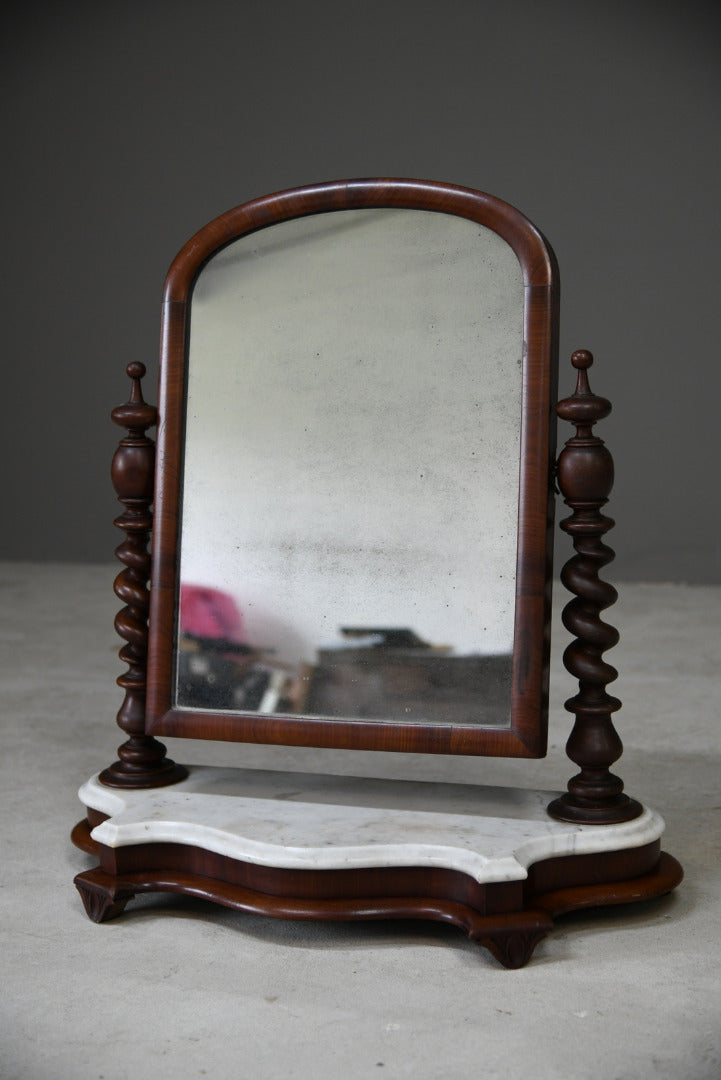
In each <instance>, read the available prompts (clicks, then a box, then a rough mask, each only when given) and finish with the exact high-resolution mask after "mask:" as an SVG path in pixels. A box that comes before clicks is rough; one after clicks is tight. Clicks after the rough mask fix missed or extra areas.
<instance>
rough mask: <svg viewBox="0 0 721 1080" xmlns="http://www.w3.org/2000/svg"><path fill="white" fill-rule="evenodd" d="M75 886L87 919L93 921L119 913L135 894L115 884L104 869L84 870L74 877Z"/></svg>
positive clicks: (111, 917)
mask: <svg viewBox="0 0 721 1080" xmlns="http://www.w3.org/2000/svg"><path fill="white" fill-rule="evenodd" d="M75 887H76V889H77V890H78V892H79V893H80V896H81V898H82V901H83V905H84V907H85V911H86V913H87V916H88V918H89V919H92V921H93V922H95V923H101V922H106V921H107V920H108V919H114V918H115V916H116V915H120V913H121V912H122V911H123V909H124V907H125V905H126V904H127V902H128V900H132V899H133V896H134V895H135V894H134V893H133V892H128V891H127V890H125V889H118V888H117V887H116V886H115V883H114V878H113V877H111V876H110V875H109V874H106V873H104V871H102V870H100V869H97V870H86V871H85V873H83V874H78V875H77V877H76V878H75Z"/></svg>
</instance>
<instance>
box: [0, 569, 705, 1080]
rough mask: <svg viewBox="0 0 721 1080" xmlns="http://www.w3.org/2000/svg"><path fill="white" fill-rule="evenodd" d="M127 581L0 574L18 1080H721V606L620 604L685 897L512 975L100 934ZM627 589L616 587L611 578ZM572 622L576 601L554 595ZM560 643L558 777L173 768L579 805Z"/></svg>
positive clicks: (159, 920) (585, 936)
mask: <svg viewBox="0 0 721 1080" xmlns="http://www.w3.org/2000/svg"><path fill="white" fill-rule="evenodd" d="M114 573H115V570H114V568H113V567H112V566H108V567H103V566H93V567H79V566H52V565H28V564H10V563H5V564H0V589H1V591H2V611H3V616H2V628H1V630H0V642H1V643H2V658H1V668H0V676H1V678H2V716H3V732H2V756H1V758H0V762H1V767H2V783H1V784H0V805H1V806H2V823H3V827H2V864H1V871H0V878H1V882H2V894H1V895H2V916H1V917H0V935H1V937H2V945H1V949H0V957H1V958H2V959H1V963H2V973H3V977H2V994H1V997H0V1076H1V1077H2V1078H3V1080H20V1078H27V1080H63V1078H68V1080H76V1078H77V1080H126V1078H130V1077H133V1078H140V1080H144V1078H145V1077H148V1078H150V1077H153V1078H157V1080H169V1078H171V1077H172V1078H175V1080H185V1078H194V1077H212V1078H216V1080H225V1078H231V1077H232V1078H234V1080H251V1078H252V1080H266V1078H268V1080H270V1078H273V1080H275V1078H279V1080H280V1078H286V1077H288V1078H316V1077H318V1078H325V1077H331V1078H336V1077H337V1078H339V1080H355V1078H385V1080H393V1078H399V1077H414V1078H419V1080H436V1078H451V1080H453V1078H466V1077H468V1078H471V1077H473V1078H476V1077H483V1078H489V1080H490V1078H495V1077H502V1078H504V1080H508V1078H511V1080H514V1078H516V1077H533V1078H534V1080H547V1078H548V1080H551V1078H553V1080H555V1078H569V1080H587V1078H588V1080H645V1078H647V1077H648V1078H669V1080H671V1078H673V1080H712V1078H713V1080H718V1078H719V1077H721V975H720V967H719V948H720V946H721V917H720V916H721V860H720V859H719V853H720V851H721V828H720V824H719V822H720V820H721V792H720V791H719V786H720V781H719V778H720V777H721V769H720V765H721V761H720V758H721V724H720V723H719V712H720V711H721V710H720V708H719V706H720V705H721V655H720V654H721V589H719V588H710V587H709V588H704V587H684V586H673V585H625V586H623V587H622V588H621V590H620V591H621V599H620V601H619V603H618V604H617V605H616V607H614V608H613V609H611V610H610V611H609V612H608V613H607V616H606V617H607V619H608V621H610V622H612V623H613V624H614V625H616V626H618V627H619V629H620V630H621V633H622V641H621V644H620V645H619V646H617V648H616V649H614V650H613V651H612V653H609V654H608V659H609V660H610V661H612V662H613V663H614V664H615V665H616V666H617V667H618V668H619V669H620V672H621V676H620V678H619V681H618V683H617V684H616V689H617V692H618V693H619V696H620V697H621V698H622V700H623V702H624V708H623V711H622V712H621V713H620V714H619V717H618V727H619V730H620V732H621V735H622V737H623V740H624V743H625V748H626V749H625V754H624V757H623V759H622V761H621V763H620V764H619V767H618V771H619V772H620V773H621V775H622V776H623V777H624V780H625V782H626V788H627V790H628V791H629V792H631V793H632V794H633V795H635V796H636V797H638V798H640V799H641V800H643V801H645V802H647V803H649V804H650V805H652V806H653V807H655V808H656V809H657V810H659V811H660V812H661V814H662V815H663V816H664V817H665V819H666V823H667V833H666V839H665V843H664V846H665V848H666V850H668V851H670V852H671V853H672V854H673V855H675V856H676V857H677V858H679V859H680V860H681V862H682V863H683V864H684V868H685V871H686V878H685V881H684V882H683V884H682V885H681V886H680V888H679V889H678V890H677V892H676V893H675V894H674V895H673V896H670V897H666V898H663V899H661V900H657V901H654V902H651V903H647V904H644V905H639V906H636V907H626V908H623V909H612V910H609V909H607V910H602V911H597V912H585V913H580V914H579V913H577V914H574V915H571V916H567V917H566V918H565V919H564V920H561V921H560V922H559V925H558V927H557V930H556V931H555V933H553V934H552V935H551V936H549V937H548V938H547V939H546V940H545V941H544V942H542V943H541V945H540V946H539V947H538V949H537V950H536V953H535V956H534V959H533V960H532V962H531V963H530V965H529V966H528V967H526V968H524V969H522V970H520V971H505V970H503V969H502V968H500V967H499V966H498V965H497V964H496V963H495V961H493V960H492V959H491V958H490V956H489V955H488V954H487V953H486V952H485V951H484V950H482V949H479V948H478V947H477V946H474V945H472V944H471V943H470V942H468V941H467V940H466V938H465V937H464V936H463V935H462V934H461V933H459V932H458V931H456V930H453V929H451V928H446V927H442V926H438V925H434V924H427V925H426V924H415V923H408V924H407V923H390V922H388V923H382V924H339V925H329V924H313V923H289V922H277V921H274V920H271V919H265V918H260V917H256V916H248V915H243V914H239V913H235V912H231V911H227V910H225V909H223V908H220V907H215V906H213V905H210V904H205V903H199V902H195V903H193V902H191V901H187V900H184V899H182V898H179V897H146V898H143V899H142V900H136V901H134V902H133V903H132V904H131V905H130V906H129V907H128V909H127V911H126V913H125V915H123V916H122V917H121V918H119V919H117V920H115V921H113V922H110V923H106V924H104V925H100V926H96V925H94V924H93V923H91V922H90V921H89V920H88V919H87V917H86V916H85V914H84V913H83V910H82V907H81V904H80V900H79V898H78V896H77V894H76V892H75V889H74V887H73V885H72V879H73V876H74V875H75V874H76V873H78V872H79V871H80V870H82V869H85V868H86V867H88V866H89V865H91V864H92V860H91V859H90V858H89V857H88V856H85V855H84V854H83V853H82V852H80V851H77V850H76V849H75V848H74V847H73V846H72V845H71V843H70V840H69V832H70V828H71V826H72V825H73V824H74V823H75V821H77V820H78V819H79V818H80V817H81V816H82V810H81V807H80V804H79V802H78V800H77V794H76V793H77V789H78V787H79V785H80V784H81V783H82V782H83V781H84V780H85V779H86V778H87V777H88V776H89V775H91V774H92V773H94V772H95V771H97V769H99V768H101V767H103V766H104V765H106V764H108V763H109V762H110V761H111V760H112V758H113V757H114V751H115V747H116V746H117V744H118V742H119V741H120V738H119V735H120V733H119V732H118V730H117V728H115V726H114V719H113V718H114V714H115V711H116V710H117V707H118V704H119V700H120V692H119V691H118V689H117V688H116V687H115V685H114V679H115V677H116V675H117V674H119V673H120V672H121V671H123V670H124V666H123V665H122V664H121V663H120V662H119V661H118V659H117V648H118V645H119V644H120V643H119V641H118V639H117V638H116V637H115V633H114V631H113V627H112V620H113V617H114V614H115V612H116V610H117V607H118V604H117V601H116V599H115V597H114V596H113V594H112V587H111V583H112V579H113V576H114ZM609 576H610V575H609ZM560 596H561V598H563V596H564V594H563V591H562V590H561V591H560ZM566 640H567V635H566V633H565V631H564V630H563V628H562V627H561V626H560V618H559V614H558V611H557V612H556V615H555V626H554V657H553V676H552V702H551V737H550V745H549V753H548V757H547V758H546V759H544V760H542V761H538V762H533V761H531V762H517V761H501V760H495V761H494V760H487V759H471V758H462V759H459V758H455V759H454V758H435V759H434V758H428V757H415V756H410V755H408V756H406V755H374V754H370V753H359V754H352V753H342V752H337V751H313V750H291V749H284V748H273V747H261V746H243V745H241V744H234V745H229V744H215V745H212V744H211V745H201V744H198V743H193V742H182V741H179V740H174V741H173V740H171V741H169V748H170V752H171V754H172V756H173V757H174V758H175V759H176V760H181V761H188V762H193V761H194V762H215V763H223V764H235V763H237V764H239V765H240V764H242V765H245V766H249V767H259V768H260V767H263V768H268V767H269V768H298V769H303V770H307V771H331V772H336V773H357V774H361V775H382V776H390V777H413V778H417V779H431V780H432V779H444V780H457V781H462V782H479V783H483V782H486V783H493V784H498V783H503V784H517V785H519V786H523V787H541V788H549V789H554V788H558V789H561V788H563V787H564V786H565V782H566V780H567V778H568V776H569V775H570V768H571V766H570V763H569V762H568V761H567V759H566V758H565V754H564V751H563V745H564V743H565V739H566V737H567V733H568V730H569V717H568V715H567V714H566V713H565V712H564V710H563V707H562V702H563V700H564V698H565V697H567V696H569V695H570V693H571V692H573V687H572V684H571V682H570V679H569V678H568V676H566V675H565V673H564V671H563V667H562V664H561V653H562V648H563V644H564V642H565V641H566Z"/></svg>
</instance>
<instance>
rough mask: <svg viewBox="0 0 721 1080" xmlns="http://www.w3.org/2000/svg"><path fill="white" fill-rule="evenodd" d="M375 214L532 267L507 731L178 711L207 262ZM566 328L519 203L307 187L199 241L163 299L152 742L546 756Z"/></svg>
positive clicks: (372, 187)
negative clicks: (185, 529) (188, 459)
mask: <svg viewBox="0 0 721 1080" xmlns="http://www.w3.org/2000/svg"><path fill="white" fill-rule="evenodd" d="M363 208H405V209H408V210H424V211H435V212H438V213H444V214H453V215H457V216H459V217H463V218H467V219H469V220H470V221H473V222H477V223H478V224H480V225H483V226H485V227H487V228H489V229H491V230H493V231H494V232H495V233H497V234H498V235H499V236H500V237H501V238H502V239H503V240H505V241H506V242H507V243H508V244H509V245H510V247H511V248H512V250H513V251H514V252H515V254H516V256H517V258H518V260H519V263H520V266H521V270H522V274H523V282H524V312H523V338H524V341H523V348H524V355H523V359H522V405H521V442H520V447H521V449H520V463H519V519H518V548H517V574H516V593H515V597H516V598H515V620H514V660H513V675H512V689H511V716H510V724H509V726H508V727H503V728H501V727H482V726H480V725H477V724H476V725H473V724H472V723H469V724H465V725H458V724H435V723H434V724H431V723H422V724H421V723H410V724H408V723H397V722H394V721H378V720H374V721H367V720H355V719H350V718H338V717H334V718H326V717H315V716H314V717H305V716H288V715H267V714H262V715H259V714H257V713H252V714H251V713H238V712H230V713H223V712H210V711H206V710H192V709H186V708H183V709H178V708H174V707H173V693H172V686H173V667H174V650H175V642H176V620H177V594H178V561H179V560H178V556H179V539H178V536H179V521H180V510H181V497H182V496H181V490H180V475H181V471H182V460H183V414H184V395H185V382H186V372H187V352H188V341H189V314H190V303H191V298H192V292H193V287H194V283H195V281H196V280H197V277H198V275H199V273H200V271H201V270H202V268H203V266H204V265H205V264H206V262H207V261H208V259H210V258H211V257H212V256H213V255H215V254H216V253H217V252H218V251H220V250H221V249H222V248H224V247H225V246H226V245H227V244H229V243H231V242H232V241H234V240H237V239H238V238H240V237H242V236H244V235H246V234H248V233H251V232H254V231H256V230H259V229H262V228H264V227H266V226H270V225H274V224H277V223H279V222H283V221H287V220H290V219H293V218H298V217H302V216H305V215H311V214H322V213H326V212H330V211H338V210H350V209H353V210H356V209H363ZM557 326H558V274H557V269H556V263H555V259H554V256H553V253H552V251H551V249H550V248H549V246H548V244H547V243H546V241H545V240H544V238H543V237H542V236H541V234H540V233H539V232H538V230H537V229H536V228H535V227H534V226H533V225H532V224H531V223H530V222H529V221H528V220H527V219H526V218H525V217H524V216H523V215H522V214H521V213H519V212H518V211H517V210H515V209H514V208H513V207H511V206H510V205H508V204H507V203H504V202H502V201H501V200H499V199H496V198H494V197H492V196H489V195H485V194H482V193H479V192H476V191H473V190H470V189H466V188H460V187H455V186H451V185H446V184H440V183H430V182H420V181H411V180H391V179H382V180H379V179H375V180H357V181H348V182H337V183H330V184H322V185H316V186H312V187H305V188H297V189H292V190H289V191H285V192H280V193H278V194H274V195H270V196H267V197H264V198H260V199H257V200H255V201H253V202H250V203H247V204H245V205H243V206H239V207H237V208H235V209H234V210H231V211H229V212H228V213H226V214H223V215H222V216H221V217H219V218H217V219H216V220H214V221H213V222H211V223H210V224H209V225H207V226H205V227H204V228H203V229H201V230H200V231H199V232H198V233H197V234H196V235H195V236H194V237H192V239H191V240H190V241H189V242H188V243H187V244H186V245H185V246H184V247H183V248H182V250H181V251H180V253H179V254H178V256H177V257H176V259H175V260H174V262H173V264H172V266H171V268H170V271H169V273H168V276H167V279H166V284H165V292H164V305H163V322H162V340H161V360H160V393H159V409H158V412H159V422H158V454H157V470H156V479H155V510H154V528H153V554H152V574H151V582H152V588H151V599H150V631H149V654H148V672H147V678H148V684H147V702H146V728H145V730H146V733H147V734H148V735H165V736H175V737H188V738H195V739H203V740H206V739H219V740H224V741H240V742H258V743H268V744H284V745H296V746H317V747H334V748H340V749H363V750H395V751H406V752H419V753H444V754H448V753H450V754H473V755H490V756H513V757H539V756H542V755H543V754H544V753H545V750H546V732H547V697H548V659H549V625H550V582H551V553H552V542H553V484H552V475H553V465H554V461H555V411H554V407H555V399H556V378H557Z"/></svg>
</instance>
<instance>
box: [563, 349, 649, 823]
mask: <svg viewBox="0 0 721 1080" xmlns="http://www.w3.org/2000/svg"><path fill="white" fill-rule="evenodd" d="M571 362H572V364H573V366H574V367H575V368H576V370H577V371H578V377H577V383H576V389H575V392H574V394H573V396H572V397H569V398H565V399H564V400H563V401H561V402H559V404H558V406H557V412H558V415H559V416H560V417H561V419H562V420H568V421H569V422H570V423H571V424H574V425H575V427H576V434H575V435H574V436H573V438H571V439H569V440H568V442H567V443H566V445H565V447H564V449H563V450H562V451H561V455H560V457H559V459H558V484H559V487H560V489H561V493H562V495H563V496H564V499H565V501H566V504H567V506H569V507H570V508H571V510H572V511H573V513H572V514H571V516H570V517H569V518H566V519H565V520H564V521H562V522H561V528H562V529H563V530H564V531H565V532H567V533H568V534H569V536H570V537H571V538H572V540H573V546H574V549H575V552H576V554H575V555H574V556H572V558H570V559H569V560H568V562H567V563H566V565H565V566H564V568H563V572H562V574H561V580H562V582H563V584H564V585H565V586H566V588H567V589H568V590H569V591H570V592H572V593H574V594H575V598H574V599H573V600H571V601H570V602H569V603H568V604H567V605H566V607H565V608H564V611H563V624H564V626H565V627H566V629H567V630H570V632H571V633H572V634H575V635H576V639H575V641H572V642H571V644H570V645H569V646H568V648H567V649H566V651H565V653H564V656H563V662H564V664H565V666H566V668H567V669H568V671H569V672H570V673H571V675H573V676H574V677H575V678H577V679H578V693H577V694H576V695H575V697H572V698H570V700H569V701H567V702H566V708H567V709H568V711H569V712H572V713H575V716H576V721H575V724H574V726H573V730H572V731H571V735H570V738H569V740H568V743H567V744H566V752H567V754H568V756H569V757H570V759H571V761H573V762H575V764H576V765H578V766H580V769H581V771H580V772H579V773H578V774H577V775H576V776H574V777H573V778H572V779H571V780H569V782H568V791H567V793H566V794H565V795H562V796H561V797H560V798H558V799H555V800H554V801H553V802H552V803H551V804H550V806H549V807H548V812H549V814H550V815H551V816H552V817H554V818H558V819H560V820H561V821H572V822H577V823H587V824H612V823H615V822H620V821H629V820H630V819H632V818H635V817H638V815H639V814H640V813H641V812H642V810H643V808H642V806H641V805H640V804H639V803H637V802H636V801H635V800H634V799H630V798H629V797H628V795H625V794H624V793H623V783H622V781H621V780H620V779H619V777H617V776H614V775H613V773H611V772H610V771H609V766H610V765H612V764H613V762H614V761H616V760H617V759H618V758H619V757H620V756H621V753H622V751H623V745H622V743H621V740H620V738H619V736H618V733H617V732H616V729H615V728H614V726H613V721H612V714H613V713H614V712H615V711H616V710H617V709H620V708H621V702H620V701H619V700H618V698H615V697H612V696H611V695H610V694H608V693H606V685H607V683H610V682H613V680H614V679H615V678H616V677H617V675H618V672H617V671H616V669H615V668H613V667H611V665H610V664H608V663H606V662H605V661H604V660H603V653H604V652H605V651H606V649H610V648H611V647H612V646H613V645H615V644H616V643H617V642H618V631H617V630H615V629H614V627H612V626H609V625H608V623H605V622H603V621H602V620H601V618H600V612H601V611H603V610H604V608H607V607H610V606H611V604H614V603H615V602H616V599H617V593H616V590H615V589H614V588H613V586H612V585H609V584H608V583H607V582H605V581H601V580H600V578H599V576H598V572H599V570H601V569H602V568H603V567H604V566H605V565H606V564H607V563H609V562H611V560H612V559H613V558H614V552H613V550H612V549H611V548H610V547H608V546H607V545H606V544H604V543H603V541H602V539H601V538H602V537H603V536H604V535H605V533H607V532H608V530H609V529H611V528H613V525H614V522H613V521H612V520H611V518H608V517H604V515H603V514H602V513H601V508H602V507H603V506H604V505H605V504H606V502H607V501H608V496H609V494H610V491H611V488H612V486H613V458H612V457H611V454H610V453H609V451H608V450H607V448H606V446H605V445H604V442H603V440H602V439H599V438H598V436H596V435H594V434H593V426H594V424H595V423H596V421H597V420H602V419H603V418H604V417H605V416H608V414H609V413H610V411H611V403H610V402H609V401H607V400H606V399H605V398H601V397H597V396H596V395H595V394H594V393H592V391H591V388H590V386H589V382H588V374H587V372H588V368H590V366H591V364H592V363H593V356H592V355H591V353H590V352H586V351H585V350H581V351H579V352H575V353H574V354H573V356H572V358H571Z"/></svg>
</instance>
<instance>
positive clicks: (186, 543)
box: [174, 209, 524, 726]
mask: <svg viewBox="0 0 721 1080" xmlns="http://www.w3.org/2000/svg"><path fill="white" fill-rule="evenodd" d="M523 301H524V293H523V280H522V274H521V268H520V265H519V263H518V260H517V258H516V256H515V254H514V252H513V251H512V249H511V248H510V247H509V246H508V244H507V243H506V242H505V241H504V240H502V239H500V237H498V236H497V235H496V234H495V233H494V232H493V231H491V230H490V229H487V228H485V227H483V226H481V225H479V224H477V223H475V222H472V221H470V220H468V219H466V218H461V217H456V216H454V215H449V214H442V213H436V212H430V211H417V210H406V209H362V210H350V211H341V212H331V213H324V214H319V215H313V216H307V217H302V218H297V219H292V220H289V221H284V222H282V223H279V224H276V225H273V226H271V227H269V228H265V229H262V230H260V231H257V232H254V233H250V234H247V235H245V236H243V237H241V238H240V239H238V240H236V241H234V242H233V243H231V244H229V245H228V246H227V247H225V248H224V249H223V250H222V251H220V252H219V253H218V254H217V255H215V256H214V257H213V258H211V259H210V260H209V261H208V263H207V264H206V265H205V266H204V268H203V269H202V271H201V273H200V274H199V276H198V279H197V282H196V285H195V289H194V292H193V296H192V304H191V321H190V326H191V329H190V344H189V352H188V372H187V406H186V421H185V438H184V460H183V487H182V502H181V522H180V582H181V585H180V598H179V599H180V614H179V620H178V629H177V642H176V644H177V648H176V680H175V702H174V704H175V705H176V707H178V708H181V709H183V708H186V709H212V710H213V711H215V712H217V711H224V710H229V711H236V712H250V713H254V712H257V713H276V714H277V713H291V714H298V715H306V716H314V715H315V716H330V717H336V716H343V717H349V718H360V719H368V720H373V719H386V720H387V719H392V720H395V721H404V720H405V721H412V722H414V723H417V722H422V721H429V722H433V723H436V724H438V723H440V724H443V723H449V724H450V723H463V724H479V725H484V726H485V725H497V726H505V725H508V724H509V722H510V694H511V690H510V687H511V654H512V651H513V633H514V612H515V576H516V544H517V533H518V490H519V452H520V423H521V362H522V352H523Z"/></svg>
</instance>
